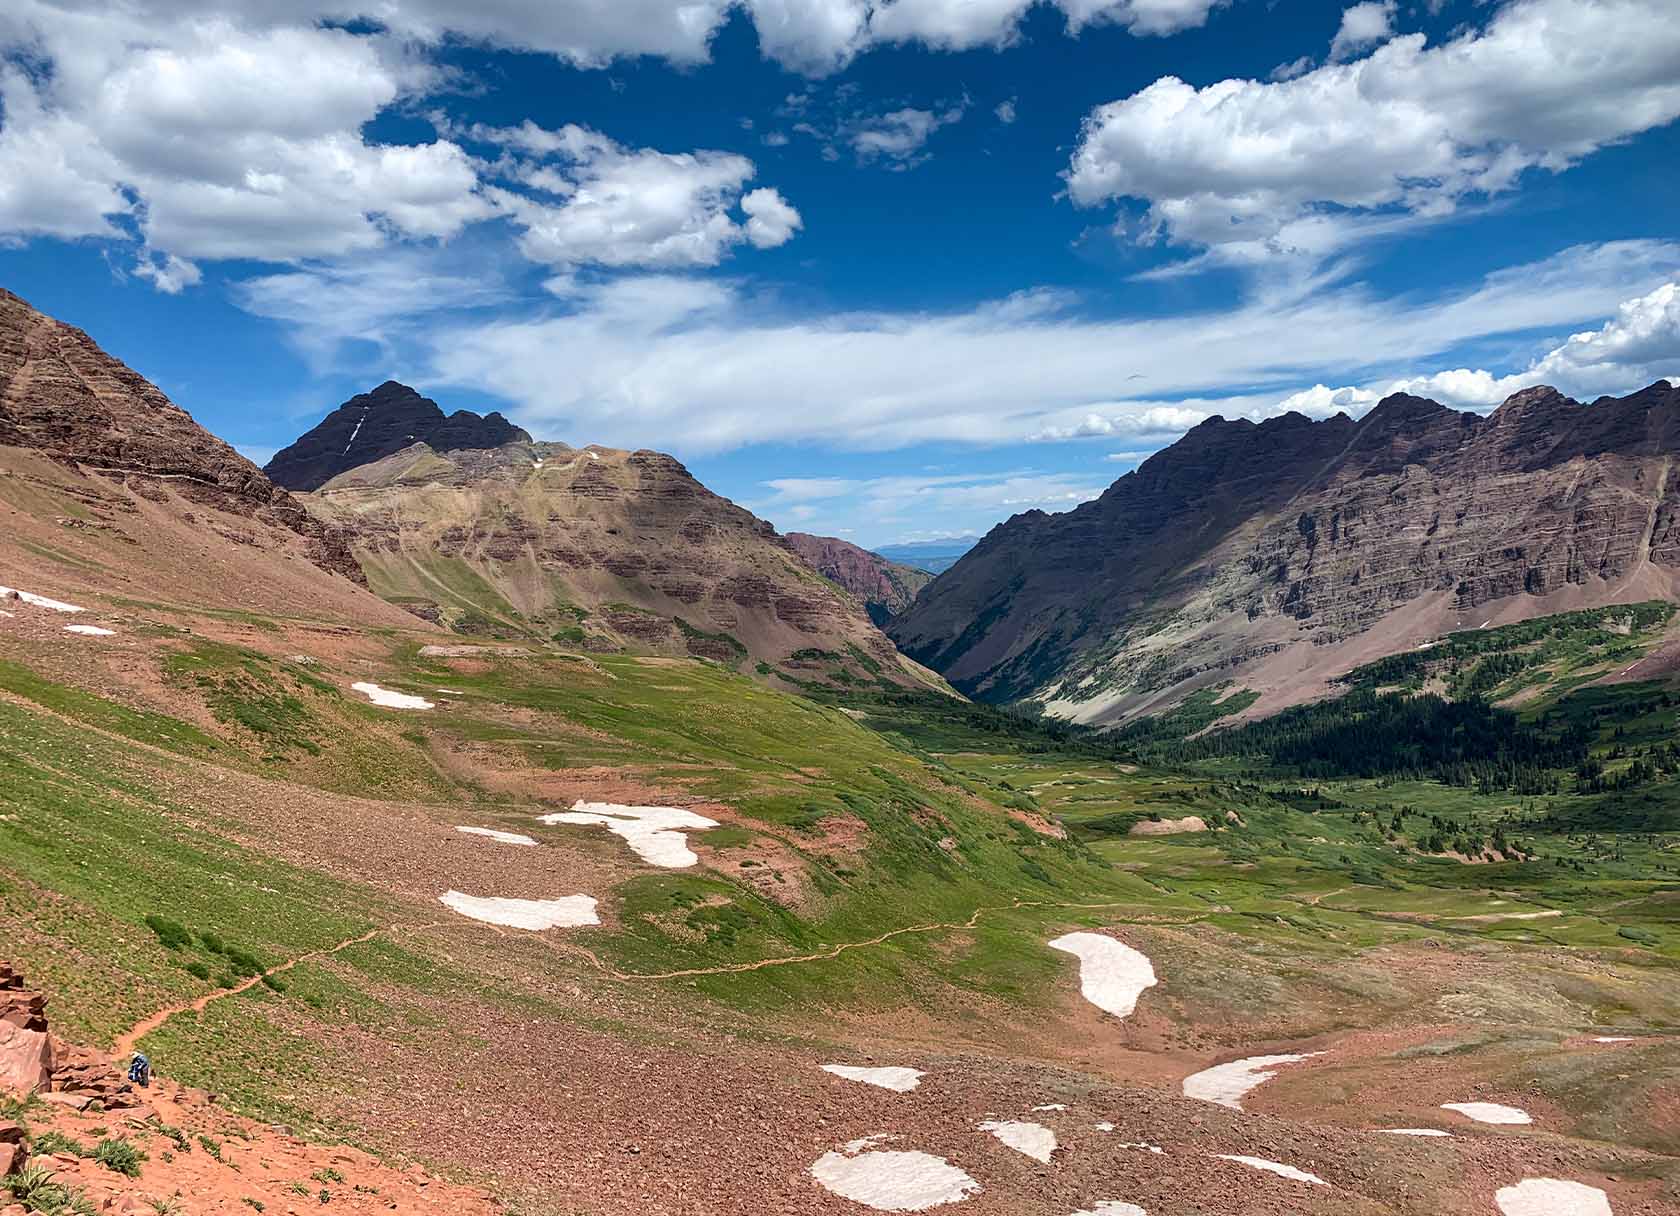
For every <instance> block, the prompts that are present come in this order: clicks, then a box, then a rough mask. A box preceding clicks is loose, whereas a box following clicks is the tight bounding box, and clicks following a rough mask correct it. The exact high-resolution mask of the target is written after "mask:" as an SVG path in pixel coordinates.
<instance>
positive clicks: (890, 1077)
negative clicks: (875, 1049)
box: [822, 1064, 927, 1094]
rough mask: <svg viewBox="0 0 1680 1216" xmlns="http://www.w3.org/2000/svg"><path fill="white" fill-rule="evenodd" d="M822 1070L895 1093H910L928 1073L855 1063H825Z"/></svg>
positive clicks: (913, 1069) (911, 1069) (918, 1070)
mask: <svg viewBox="0 0 1680 1216" xmlns="http://www.w3.org/2000/svg"><path fill="white" fill-rule="evenodd" d="M822 1070H823V1071H824V1072H827V1073H833V1074H834V1075H835V1076H837V1077H843V1078H844V1079H846V1080H848V1081H862V1082H863V1083H864V1084H865V1085H874V1086H878V1087H879V1088H881V1089H890V1090H892V1091H893V1092H894V1093H895V1094H907V1093H909V1092H910V1091H911V1090H912V1089H915V1088H916V1086H918V1085H920V1084H921V1083H922V1078H923V1077H925V1076H926V1075H927V1074H926V1073H924V1072H922V1071H921V1070H920V1069H917V1068H899V1067H888V1068H863V1067H860V1066H857V1065H853V1064H824V1065H823V1066H822Z"/></svg>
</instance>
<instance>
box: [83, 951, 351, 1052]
mask: <svg viewBox="0 0 1680 1216" xmlns="http://www.w3.org/2000/svg"><path fill="white" fill-rule="evenodd" d="M382 932H384V930H382V929H369V930H368V931H367V932H366V933H364V934H362V935H361V936H360V937H347V938H345V939H344V940H343V941H341V942H339V943H338V944H337V945H336V946H327V947H324V948H323V949H320V950H311V951H310V952H309V953H308V954H300V955H298V956H297V957H296V958H289V959H287V960H286V961H285V962H283V963H281V964H279V965H278V966H274V967H270V968H269V969H268V970H267V971H264V972H262V973H260V974H258V975H253V976H250V977H248V978H246V979H243V980H240V981H239V983H237V984H235V985H234V986H233V987H232V988H220V989H218V990H216V991H215V992H207V993H205V994H204V995H203V996H201V997H199V998H198V999H197V1000H195V1001H187V1002H186V1003H184V1004H181V1005H170V1006H168V1007H167V1008H164V1009H159V1010H158V1011H157V1012H156V1013H153V1014H150V1015H148V1016H147V1017H145V1018H143V1019H141V1020H140V1021H138V1022H136V1023H135V1024H134V1025H133V1026H131V1027H129V1028H128V1030H126V1031H124V1032H123V1034H122V1036H121V1037H119V1038H118V1039H117V1043H116V1046H115V1047H113V1048H112V1049H111V1052H112V1057H111V1058H112V1059H114V1060H116V1061H118V1062H119V1063H123V1062H126V1057H127V1056H128V1055H129V1054H130V1053H131V1052H132V1051H133V1050H134V1047H135V1045H136V1044H137V1043H139V1042H140V1040H141V1039H143V1038H145V1037H146V1036H147V1035H149V1034H151V1033H152V1031H154V1030H156V1029H158V1028H159V1027H160V1026H162V1025H163V1024H164V1023H165V1022H167V1021H168V1020H169V1019H170V1018H172V1017H174V1016H175V1015H176V1014H178V1013H203V1012H204V1011H205V1010H206V1009H208V1008H209V1007H210V1003H211V1002H212V1001H219V1000H221V999H222V998H223V997H229V996H238V995H239V994H240V993H241V992H245V991H247V990H249V989H251V988H254V987H255V986H256V985H258V984H260V983H262V982H263V981H264V980H265V979H267V978H268V977H269V976H271V975H279V974H280V973H281V972H282V971H290V970H291V969H292V968H293V967H295V966H297V965H298V964H299V963H307V962H309V961H310V960H311V959H317V958H325V957H326V956H327V955H329V954H337V953H338V952H339V951H340V950H348V949H349V948H350V947H351V946H359V945H361V944H362V943H363V942H370V941H372V940H373V939H374V938H376V937H378V936H379V935H380V933H382Z"/></svg>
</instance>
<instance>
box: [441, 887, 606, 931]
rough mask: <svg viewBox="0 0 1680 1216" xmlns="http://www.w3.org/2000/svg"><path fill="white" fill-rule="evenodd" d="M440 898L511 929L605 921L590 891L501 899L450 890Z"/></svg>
mask: <svg viewBox="0 0 1680 1216" xmlns="http://www.w3.org/2000/svg"><path fill="white" fill-rule="evenodd" d="M438 902H439V903H440V904H443V905H445V906H447V907H450V908H453V909H455V911H457V912H459V913H460V914H461V915H462V916H470V917H472V919H473V920H481V921H483V922H485V923H486V924H490V925H506V926H508V928H510V929H530V930H532V931H541V930H543V929H575V928H577V927H579V926H580V925H598V924H600V923H601V918H600V917H598V916H596V915H595V901H594V900H593V899H591V898H590V897H589V896H587V895H568V896H566V897H565V898H563V899H497V898H495V897H493V896H480V895H463V894H461V892H459V891H450V892H447V893H446V894H443V895H440V896H438Z"/></svg>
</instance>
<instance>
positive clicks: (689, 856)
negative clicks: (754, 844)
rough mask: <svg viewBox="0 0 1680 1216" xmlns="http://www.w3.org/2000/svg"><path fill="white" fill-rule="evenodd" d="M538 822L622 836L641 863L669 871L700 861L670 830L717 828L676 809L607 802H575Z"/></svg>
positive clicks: (709, 821) (685, 841)
mask: <svg viewBox="0 0 1680 1216" xmlns="http://www.w3.org/2000/svg"><path fill="white" fill-rule="evenodd" d="M538 822H539V823H549V824H554V823H577V824H586V825H597V824H598V825H599V826H601V827H604V828H606V829H607V830H608V831H609V832H611V833H613V834H614V835H615V836H622V837H623V838H624V842H625V843H626V844H628V845H629V846H630V847H631V848H632V849H634V850H636V853H637V855H638V856H640V857H641V859H642V860H643V861H646V862H650V863H651V864H653V865H656V866H665V867H666V868H667V869H673V870H680V869H683V868H685V867H687V866H691V865H693V864H694V863H695V862H697V861H699V860H700V859H699V858H698V857H696V856H695V855H694V851H693V850H692V849H690V848H689V847H688V837H686V836H685V835H683V833H682V832H681V831H676V830H674V829H677V828H683V829H687V830H689V831H694V830H697V829H701V828H715V827H717V826H718V822H717V820H715V819H707V818H706V817H705V816H704V815H696V814H695V813H694V812H693V811H685V810H681V809H679V808H677V807H663V806H618V805H616V804H614V803H611V802H578V803H575V804H573V806H572V809H571V810H569V811H559V812H556V813H555V814H553V815H543V816H541V817H540V818H539V819H538Z"/></svg>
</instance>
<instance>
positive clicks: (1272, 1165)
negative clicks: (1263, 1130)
mask: <svg viewBox="0 0 1680 1216" xmlns="http://www.w3.org/2000/svg"><path fill="white" fill-rule="evenodd" d="M1214 1156H1215V1157H1218V1158H1219V1159H1220V1160H1221V1161H1236V1162H1238V1163H1240V1164H1242V1165H1246V1166H1249V1167H1251V1168H1253V1169H1257V1170H1265V1171H1266V1172H1267V1173H1268V1174H1276V1175H1277V1176H1278V1177H1279V1178H1289V1179H1291V1180H1293V1181H1295V1182H1310V1183H1312V1184H1313V1185H1314V1186H1329V1185H1330V1184H1329V1183H1328V1182H1326V1181H1324V1179H1322V1178H1320V1177H1319V1176H1318V1175H1317V1174H1309V1173H1307V1171H1306V1170H1298V1169H1296V1168H1295V1167H1294V1166H1293V1165H1282V1164H1280V1163H1279V1162H1276V1161H1267V1160H1266V1159H1265V1158H1264V1157H1244V1156H1242V1155H1241V1154H1240V1153H1236V1154H1233V1153H1215V1154H1214Z"/></svg>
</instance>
